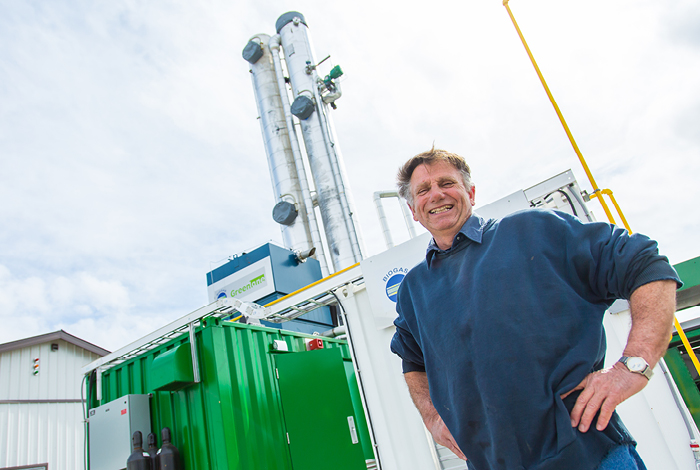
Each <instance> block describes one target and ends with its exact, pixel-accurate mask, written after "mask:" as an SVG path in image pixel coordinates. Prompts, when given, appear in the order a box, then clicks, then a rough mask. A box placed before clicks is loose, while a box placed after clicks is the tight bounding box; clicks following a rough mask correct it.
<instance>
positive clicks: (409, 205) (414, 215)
mask: <svg viewBox="0 0 700 470" xmlns="http://www.w3.org/2000/svg"><path fill="white" fill-rule="evenodd" d="M406 205H407V206H408V208H409V209H411V214H412V215H413V220H415V221H416V222H418V217H416V212H415V211H414V210H413V207H411V204H409V203H408V201H406Z"/></svg>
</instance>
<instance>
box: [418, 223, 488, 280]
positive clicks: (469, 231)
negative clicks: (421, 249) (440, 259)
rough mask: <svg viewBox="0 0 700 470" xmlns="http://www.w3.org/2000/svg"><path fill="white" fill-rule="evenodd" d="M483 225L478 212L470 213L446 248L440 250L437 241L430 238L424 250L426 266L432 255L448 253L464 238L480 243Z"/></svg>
mask: <svg viewBox="0 0 700 470" xmlns="http://www.w3.org/2000/svg"><path fill="white" fill-rule="evenodd" d="M485 226H486V220H484V218H483V217H481V216H479V215H478V214H476V213H472V215H471V216H470V217H469V218H468V219H467V221H466V222H464V225H462V228H461V229H459V232H457V234H456V235H455V237H454V239H453V240H452V246H451V247H449V248H448V249H446V250H441V249H440V248H439V247H438V246H437V243H435V239H434V238H431V239H430V243H429V244H428V249H427V251H426V252H425V260H426V261H427V262H428V267H430V263H431V262H432V260H433V257H434V256H435V255H436V254H447V253H450V252H451V251H453V250H454V249H455V248H456V247H457V246H458V245H460V244H461V243H463V242H464V241H465V240H471V241H473V242H476V243H481V236H482V235H483V233H484V227H485Z"/></svg>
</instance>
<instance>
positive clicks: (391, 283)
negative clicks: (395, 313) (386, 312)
mask: <svg viewBox="0 0 700 470" xmlns="http://www.w3.org/2000/svg"><path fill="white" fill-rule="evenodd" d="M404 277H406V276H405V275H404V274H394V275H393V276H391V277H390V278H389V280H388V281H386V296H387V297H389V300H391V301H392V302H396V294H398V292H399V286H400V285H401V281H403V278H404Z"/></svg>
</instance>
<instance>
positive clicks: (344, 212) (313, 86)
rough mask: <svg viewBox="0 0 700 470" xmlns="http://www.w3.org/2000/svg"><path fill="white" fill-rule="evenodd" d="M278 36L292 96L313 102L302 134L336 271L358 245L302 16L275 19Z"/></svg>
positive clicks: (352, 257)
mask: <svg viewBox="0 0 700 470" xmlns="http://www.w3.org/2000/svg"><path fill="white" fill-rule="evenodd" d="M277 33H278V34H279V35H280V37H281V43H282V48H283V49H284V55H285V60H286V64H287V69H288V71H289V78H290V81H291V84H292V90H293V95H294V97H295V99H299V96H300V95H307V96H308V97H309V98H310V99H311V100H312V101H313V102H315V103H314V104H315V109H314V111H313V112H312V113H311V114H310V115H309V116H307V117H306V118H305V119H301V120H300V122H301V131H302V135H303V137H304V144H305V147H306V153H307V156H308V160H309V165H310V168H311V173H312V175H313V179H314V185H315V188H316V193H317V198H318V205H319V209H320V211H321V217H322V219H323V225H324V228H325V232H326V241H327V242H328V247H329V251H330V253H329V255H330V257H331V259H332V261H333V267H334V269H335V270H336V271H338V270H340V269H343V268H345V267H348V266H351V265H353V264H355V263H356V262H358V261H360V259H361V253H358V251H359V243H357V242H356V241H353V240H357V236H356V234H355V233H354V230H353V229H350V228H349V227H351V225H350V224H348V219H350V218H351V217H352V214H350V213H349V205H348V204H347V201H346V200H344V193H343V191H344V186H345V185H344V184H342V181H340V172H339V171H337V170H334V167H335V166H336V165H335V163H334V159H335V158H336V155H335V152H331V151H329V148H331V145H330V144H331V141H330V134H329V133H327V132H326V131H325V130H324V127H325V122H324V119H323V112H322V110H323V106H325V105H324V103H323V101H322V100H320V99H319V98H318V97H317V94H318V85H317V82H316V75H315V73H314V71H313V67H309V65H311V66H312V65H314V64H315V63H316V62H315V59H314V56H313V52H312V50H311V45H310V39H309V36H308V31H307V27H306V23H305V20H304V17H303V15H302V14H301V13H297V12H289V13H285V14H284V15H282V16H281V17H280V18H279V19H278V20H277Z"/></svg>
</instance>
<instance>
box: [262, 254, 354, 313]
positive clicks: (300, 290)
mask: <svg viewBox="0 0 700 470" xmlns="http://www.w3.org/2000/svg"><path fill="white" fill-rule="evenodd" d="M359 265H360V263H355V264H353V265H352V266H348V267H347V268H345V269H341V270H340V271H338V272H337V273H333V274H331V275H330V276H326V277H324V278H323V279H319V280H318V281H316V282H312V283H311V284H309V285H308V286H304V287H302V288H301V289H298V290H295V291H294V292H292V293H291V294H287V295H285V296H284V297H280V298H279V299H277V300H273V301H272V302H270V303H269V304H267V305H265V307H269V306H271V305H275V304H276V303H278V302H282V301H283V300H285V299H288V298H289V297H291V296H293V295H296V294H298V293H299V292H304V291H305V290H306V289H309V288H311V287H313V286H315V285H317V284H320V283H322V282H323V281H327V280H328V279H330V278H332V277H335V276H337V275H338V274H340V273H344V272H345V271H349V270H350V269H352V268H354V267H356V266H359Z"/></svg>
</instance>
